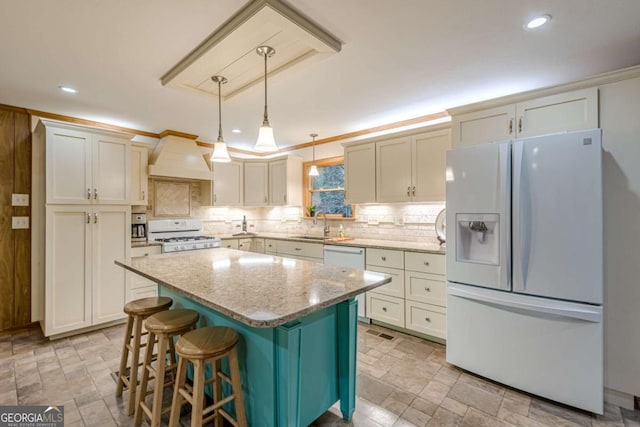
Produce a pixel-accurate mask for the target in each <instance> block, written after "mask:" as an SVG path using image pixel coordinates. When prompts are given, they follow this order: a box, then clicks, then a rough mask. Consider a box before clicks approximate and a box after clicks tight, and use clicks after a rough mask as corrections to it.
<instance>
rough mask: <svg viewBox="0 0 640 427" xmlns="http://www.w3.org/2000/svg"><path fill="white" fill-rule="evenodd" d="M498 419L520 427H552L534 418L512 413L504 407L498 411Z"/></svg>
mask: <svg viewBox="0 0 640 427" xmlns="http://www.w3.org/2000/svg"><path fill="white" fill-rule="evenodd" d="M498 418H500V419H501V420H503V421H505V422H507V423H510V424H513V425H514V426H518V427H550V426H549V425H548V424H543V423H542V422H540V421H536V420H534V419H533V418H529V417H527V416H525V415H522V414H517V413H514V412H510V411H508V410H507V409H505V408H504V407H501V408H500V410H499V411H498Z"/></svg>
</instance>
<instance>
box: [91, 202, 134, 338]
mask: <svg viewBox="0 0 640 427" xmlns="http://www.w3.org/2000/svg"><path fill="white" fill-rule="evenodd" d="M91 227H93V242H92V264H91V270H92V274H91V275H92V286H91V287H92V293H93V298H92V300H93V309H92V321H93V324H94V325H97V324H100V323H105V322H109V321H112V320H117V319H121V318H123V317H125V314H124V312H123V311H122V307H123V306H124V304H125V300H126V280H127V276H126V270H125V269H124V268H122V267H120V266H118V265H116V264H115V263H114V262H113V261H114V260H115V259H123V258H128V257H129V253H130V250H131V238H130V237H129V234H128V233H127V231H128V230H130V229H131V208H130V207H129V206H99V207H98V206H96V207H95V208H94V210H93V214H92V218H91Z"/></svg>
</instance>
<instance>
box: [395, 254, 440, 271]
mask: <svg viewBox="0 0 640 427" xmlns="http://www.w3.org/2000/svg"><path fill="white" fill-rule="evenodd" d="M404 265H405V270H411V271H421V272H423V273H431V274H440V275H443V276H444V274H445V257H444V255H438V254H426V253H421V252H405V253H404Z"/></svg>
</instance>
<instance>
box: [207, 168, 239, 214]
mask: <svg viewBox="0 0 640 427" xmlns="http://www.w3.org/2000/svg"><path fill="white" fill-rule="evenodd" d="M242 183H243V176H242V162H236V161H232V162H230V163H214V166H213V206H241V205H242Z"/></svg>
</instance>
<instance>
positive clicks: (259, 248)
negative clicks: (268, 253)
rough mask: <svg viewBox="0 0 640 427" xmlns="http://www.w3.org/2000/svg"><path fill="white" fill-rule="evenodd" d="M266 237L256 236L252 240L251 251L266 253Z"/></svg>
mask: <svg viewBox="0 0 640 427" xmlns="http://www.w3.org/2000/svg"><path fill="white" fill-rule="evenodd" d="M264 245H265V242H264V239H263V238H260V237H254V238H253V239H252V242H251V252H256V253H259V254H263V253H265V250H264Z"/></svg>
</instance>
